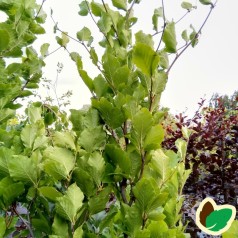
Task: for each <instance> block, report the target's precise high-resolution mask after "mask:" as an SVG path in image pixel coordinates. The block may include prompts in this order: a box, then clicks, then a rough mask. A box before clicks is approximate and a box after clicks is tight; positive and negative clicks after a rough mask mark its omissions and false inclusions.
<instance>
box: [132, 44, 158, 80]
mask: <svg viewBox="0 0 238 238" xmlns="http://www.w3.org/2000/svg"><path fill="white" fill-rule="evenodd" d="M132 60H133V62H134V64H135V65H136V66H137V67H138V68H139V69H140V70H141V71H142V72H143V73H144V74H146V75H147V76H152V75H153V73H154V72H153V70H154V69H156V66H157V65H158V63H159V56H158V54H157V53H156V52H155V51H154V50H153V49H152V48H151V47H150V46H148V45H146V44H143V43H140V42H139V43H137V44H136V45H135V46H134V49H133V55H132Z"/></svg>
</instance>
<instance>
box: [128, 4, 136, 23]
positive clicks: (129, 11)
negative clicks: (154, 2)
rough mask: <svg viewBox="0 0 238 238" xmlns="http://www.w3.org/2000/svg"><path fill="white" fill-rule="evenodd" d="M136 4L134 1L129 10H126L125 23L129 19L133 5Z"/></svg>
mask: <svg viewBox="0 0 238 238" xmlns="http://www.w3.org/2000/svg"><path fill="white" fill-rule="evenodd" d="M135 3H136V0H134V1H133V2H132V4H131V6H130V8H129V9H128V11H127V13H126V22H127V21H128V19H129V17H130V14H131V11H132V9H133V7H134V4H135Z"/></svg>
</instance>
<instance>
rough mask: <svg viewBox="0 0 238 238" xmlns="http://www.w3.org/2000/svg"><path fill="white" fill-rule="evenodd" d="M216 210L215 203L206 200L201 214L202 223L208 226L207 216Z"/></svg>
mask: <svg viewBox="0 0 238 238" xmlns="http://www.w3.org/2000/svg"><path fill="white" fill-rule="evenodd" d="M213 211H214V207H213V205H212V204H211V203H210V202H206V203H205V204H204V205H203V208H202V210H201V212H200V214H199V217H200V223H201V224H202V225H203V226H204V227H206V218H207V216H208V215H209V214H210V213H211V212H213Z"/></svg>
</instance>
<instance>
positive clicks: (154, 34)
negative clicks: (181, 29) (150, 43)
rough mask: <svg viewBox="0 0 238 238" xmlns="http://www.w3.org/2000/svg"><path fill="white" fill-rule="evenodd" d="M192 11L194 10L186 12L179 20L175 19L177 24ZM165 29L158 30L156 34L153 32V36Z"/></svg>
mask: <svg viewBox="0 0 238 238" xmlns="http://www.w3.org/2000/svg"><path fill="white" fill-rule="evenodd" d="M191 11H192V10H190V11H187V12H186V13H185V14H184V15H183V16H181V17H180V18H179V19H178V20H177V21H175V24H178V23H179V22H180V21H182V20H183V19H184V18H185V17H186V16H187V15H188V14H189V13H190V12H191ZM162 29H164V26H162ZM163 31H164V30H161V31H157V32H155V33H154V34H152V36H156V35H158V34H160V33H162V32H163Z"/></svg>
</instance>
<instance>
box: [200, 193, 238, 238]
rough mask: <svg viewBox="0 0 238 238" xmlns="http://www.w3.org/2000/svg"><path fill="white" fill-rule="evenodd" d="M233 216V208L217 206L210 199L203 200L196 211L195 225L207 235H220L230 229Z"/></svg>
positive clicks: (234, 214)
mask: <svg viewBox="0 0 238 238" xmlns="http://www.w3.org/2000/svg"><path fill="white" fill-rule="evenodd" d="M235 216H236V209H235V207H234V206H231V205H220V206H218V205H217V204H216V203H215V201H214V200H213V199H212V198H205V199H204V200H203V201H202V202H201V203H200V205H199V207H198V209H197V211H196V224H197V226H198V227H199V228H200V229H201V230H202V231H204V232H206V233H207V234H209V235H215V236H216V235H221V234H222V233H223V232H225V231H227V230H228V229H229V228H230V226H231V223H232V222H233V220H234V219H235Z"/></svg>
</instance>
